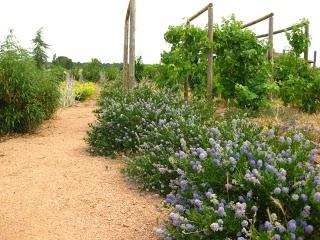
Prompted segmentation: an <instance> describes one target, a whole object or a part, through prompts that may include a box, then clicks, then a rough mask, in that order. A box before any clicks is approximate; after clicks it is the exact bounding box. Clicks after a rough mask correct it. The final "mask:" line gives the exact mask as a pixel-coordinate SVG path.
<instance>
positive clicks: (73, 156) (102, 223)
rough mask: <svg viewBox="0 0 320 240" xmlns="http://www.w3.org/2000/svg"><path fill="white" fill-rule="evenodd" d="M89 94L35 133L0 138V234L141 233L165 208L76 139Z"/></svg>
mask: <svg viewBox="0 0 320 240" xmlns="http://www.w3.org/2000/svg"><path fill="white" fill-rule="evenodd" d="M94 107H95V105H94V101H89V102H86V103H83V104H79V105H78V106H75V107H71V108H67V109H62V110H60V111H59V112H58V113H57V115H56V117H55V118H54V119H53V120H50V121H48V122H47V123H45V124H44V125H43V127H42V128H41V129H40V130H39V132H38V133H36V134H33V135H24V136H19V137H14V138H12V139H7V140H6V141H4V142H2V143H0V240H64V239H68V240H77V239H79V240H80V239H81V240H84V239H90V240H98V239H101V240H102V239H103V240H113V239H119V240H121V239H123V240H125V239H126V240H134V239H139V240H144V239H148V240H151V239H156V238H155V237H154V235H153V228H154V227H156V226H158V225H159V224H160V222H161V220H160V219H163V217H164V215H165V213H164V212H163V211H162V210H161V200H160V199H159V198H157V197H156V196H154V195H148V194H144V193H141V192H140V191H139V190H137V189H136V187H135V186H134V185H131V184H129V183H128V181H126V179H125V177H124V176H123V175H122V174H121V173H120V170H121V168H122V166H123V163H122V162H121V161H120V160H109V159H104V158H99V157H92V156H90V155H89V154H88V153H87V152H86V144H85V142H84V140H83V138H84V137H85V135H86V131H87V129H88V123H89V122H92V121H94V115H93V113H92V110H93V109H94Z"/></svg>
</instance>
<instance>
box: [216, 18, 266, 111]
mask: <svg viewBox="0 0 320 240" xmlns="http://www.w3.org/2000/svg"><path fill="white" fill-rule="evenodd" d="M214 43H215V51H216V54H217V59H216V65H215V71H216V74H217V75H216V76H217V77H218V78H219V82H220V84H221V85H222V87H223V89H222V95H223V96H224V97H225V98H227V99H235V100H236V101H237V103H238V104H239V106H240V107H250V108H254V109H256V108H259V107H261V106H263V105H264V103H265V97H266V94H267V92H266V89H267V81H268V78H269V74H268V64H267V61H266V57H265V56H266V51H267V46H266V44H264V43H263V42H260V41H258V40H257V38H256V36H255V34H254V33H253V32H251V31H250V30H248V29H241V22H238V21H236V19H235V17H234V16H232V17H231V19H229V20H227V19H224V20H223V23H222V25H221V26H216V27H215V39H214Z"/></svg>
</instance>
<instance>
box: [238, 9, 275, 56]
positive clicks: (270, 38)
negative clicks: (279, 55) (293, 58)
mask: <svg viewBox="0 0 320 240" xmlns="http://www.w3.org/2000/svg"><path fill="white" fill-rule="evenodd" d="M273 16H274V14H273V13H269V14H267V15H265V16H263V17H261V18H258V19H256V20H254V21H252V22H249V23H246V24H243V25H242V26H241V28H246V27H250V26H252V25H255V24H257V23H260V22H262V21H264V20H267V19H269V32H268V34H265V35H266V36H265V37H269V39H268V42H269V49H268V59H269V61H270V62H273V35H274V32H273Z"/></svg>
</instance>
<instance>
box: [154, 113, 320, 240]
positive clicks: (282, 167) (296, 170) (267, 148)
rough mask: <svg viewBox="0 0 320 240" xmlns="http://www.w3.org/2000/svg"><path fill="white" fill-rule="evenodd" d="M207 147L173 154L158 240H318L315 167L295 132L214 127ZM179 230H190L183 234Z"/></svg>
mask: <svg viewBox="0 0 320 240" xmlns="http://www.w3.org/2000/svg"><path fill="white" fill-rule="evenodd" d="M208 135H209V139H208V143H209V144H208V145H207V146H209V147H206V148H205V147H203V146H202V145H200V144H199V146H198V147H197V148H189V149H186V150H183V149H182V148H181V149H180V150H179V151H178V152H177V154H176V155H175V157H176V158H177V160H176V161H177V162H179V164H178V168H177V169H176V172H177V175H178V176H177V178H176V179H172V180H171V183H170V187H171V189H172V190H171V193H169V194H168V195H167V197H166V199H165V203H166V204H167V205H168V206H171V207H172V212H171V214H178V215H179V219H183V222H181V224H179V223H180V222H179V221H178V222H175V224H173V223H172V220H171V219H170V216H171V214H170V215H169V221H168V223H167V225H166V227H165V229H163V232H162V234H160V235H161V236H162V237H163V238H164V239H237V240H245V239H272V240H278V239H279V240H280V239H291V240H295V239H311V240H312V239H320V167H319V165H317V163H316V158H317V150H316V146H315V145H313V144H312V143H311V142H310V141H309V140H308V139H307V138H306V137H305V136H304V135H303V134H302V133H299V132H294V131H292V132H286V133H284V132H280V131H279V130H275V129H262V128H259V127H257V126H256V125H254V124H252V123H250V122H249V121H248V119H246V118H236V119H233V120H230V121H224V122H216V123H215V127H214V128H211V129H209V131H208ZM185 224H191V226H192V227H190V228H185Z"/></svg>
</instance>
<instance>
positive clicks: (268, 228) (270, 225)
mask: <svg viewBox="0 0 320 240" xmlns="http://www.w3.org/2000/svg"><path fill="white" fill-rule="evenodd" d="M264 228H265V229H266V231H268V232H270V231H272V228H273V226H272V224H271V223H270V222H269V221H266V222H265V223H264Z"/></svg>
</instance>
